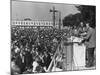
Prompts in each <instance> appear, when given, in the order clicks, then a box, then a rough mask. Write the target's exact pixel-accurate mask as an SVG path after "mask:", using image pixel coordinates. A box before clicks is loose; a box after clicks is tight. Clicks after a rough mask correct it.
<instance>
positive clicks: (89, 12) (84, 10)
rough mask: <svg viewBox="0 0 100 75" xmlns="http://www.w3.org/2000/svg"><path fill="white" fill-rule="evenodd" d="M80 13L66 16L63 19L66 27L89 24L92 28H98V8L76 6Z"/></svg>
mask: <svg viewBox="0 0 100 75" xmlns="http://www.w3.org/2000/svg"><path fill="white" fill-rule="evenodd" d="M76 7H77V9H78V10H79V11H80V13H77V14H74V15H72V14H71V15H68V16H65V17H64V19H63V25H64V26H73V25H75V26H78V25H79V23H80V22H81V21H82V22H89V23H90V24H91V26H93V27H95V26H96V6H87V5H80V6H76Z"/></svg>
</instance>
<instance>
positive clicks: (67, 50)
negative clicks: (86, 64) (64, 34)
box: [63, 41, 73, 71]
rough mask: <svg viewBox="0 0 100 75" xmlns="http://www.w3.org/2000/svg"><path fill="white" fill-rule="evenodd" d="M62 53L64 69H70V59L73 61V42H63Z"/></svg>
mask: <svg viewBox="0 0 100 75" xmlns="http://www.w3.org/2000/svg"><path fill="white" fill-rule="evenodd" d="M63 53H64V55H65V56H64V57H65V58H64V61H63V62H64V70H65V71H70V70H72V61H73V43H72V42H67V41H66V42H64V46H63Z"/></svg>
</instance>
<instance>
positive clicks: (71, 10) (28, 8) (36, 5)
mask: <svg viewBox="0 0 100 75" xmlns="http://www.w3.org/2000/svg"><path fill="white" fill-rule="evenodd" d="M53 6H54V7H55V9H56V10H58V11H60V12H61V18H62V19H63V18H64V17H65V16H68V15H69V14H76V13H79V11H78V10H77V8H76V7H75V5H71V4H57V3H56V4H55V3H41V2H32V1H30V2H29V1H12V3H11V19H12V20H24V19H25V18H30V19H32V20H47V21H51V20H52V15H53V14H52V13H51V12H50V9H52V8H53ZM57 19H58V13H56V20H57Z"/></svg>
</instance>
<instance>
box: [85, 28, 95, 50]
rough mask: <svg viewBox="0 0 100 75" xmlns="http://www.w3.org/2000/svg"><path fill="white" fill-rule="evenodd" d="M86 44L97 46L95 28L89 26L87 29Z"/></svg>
mask: <svg viewBox="0 0 100 75" xmlns="http://www.w3.org/2000/svg"><path fill="white" fill-rule="evenodd" d="M84 38H85V39H86V42H85V45H86V47H87V48H93V47H94V48H95V47H96V30H95V29H93V28H89V29H88V31H87V35H86V37H84Z"/></svg>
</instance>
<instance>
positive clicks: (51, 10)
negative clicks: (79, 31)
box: [50, 7, 58, 27]
mask: <svg viewBox="0 0 100 75" xmlns="http://www.w3.org/2000/svg"><path fill="white" fill-rule="evenodd" d="M50 12H52V13H53V16H52V17H53V26H54V27H55V13H56V12H58V11H57V10H55V7H53V9H50Z"/></svg>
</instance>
